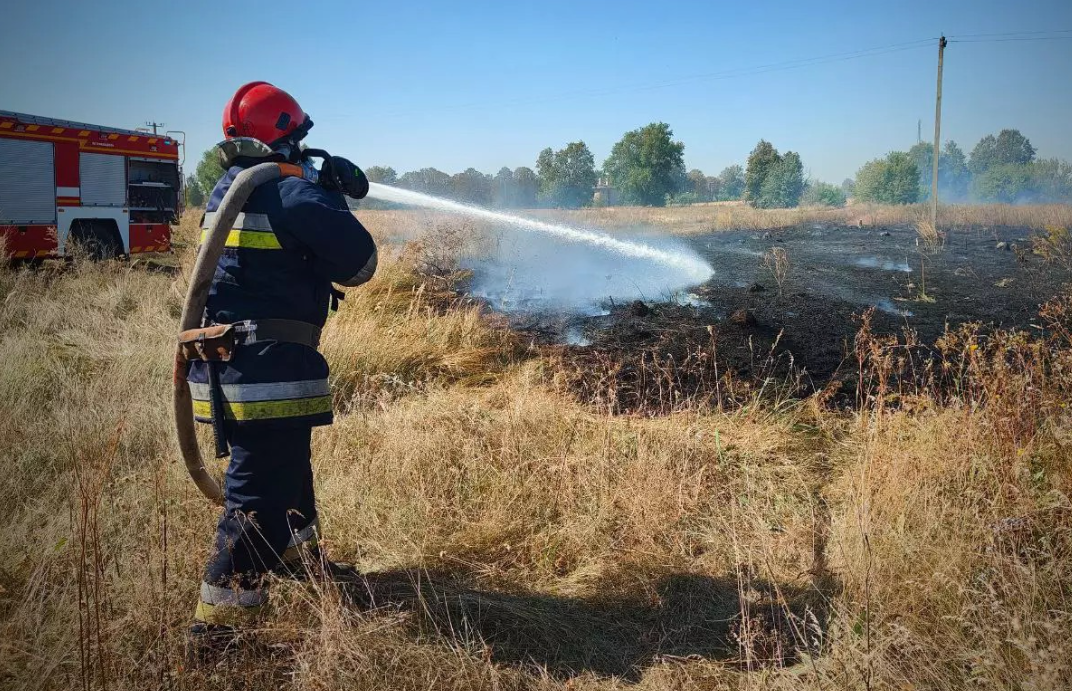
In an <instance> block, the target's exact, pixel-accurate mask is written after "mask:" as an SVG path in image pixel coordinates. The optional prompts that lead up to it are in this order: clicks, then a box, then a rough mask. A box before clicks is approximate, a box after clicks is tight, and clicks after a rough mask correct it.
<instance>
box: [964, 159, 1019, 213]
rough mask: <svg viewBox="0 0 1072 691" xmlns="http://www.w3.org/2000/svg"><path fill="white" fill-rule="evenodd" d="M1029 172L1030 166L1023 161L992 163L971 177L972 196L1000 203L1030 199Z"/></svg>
mask: <svg viewBox="0 0 1072 691" xmlns="http://www.w3.org/2000/svg"><path fill="white" fill-rule="evenodd" d="M1031 172H1032V170H1031V166H1029V165H1024V164H1023V163H1000V164H998V165H992V166H990V167H989V168H987V169H986V170H984V171H983V172H982V173H979V174H978V175H976V176H974V177H973V178H972V193H973V196H974V197H975V198H976V199H979V200H980V201H987V202H998V203H1001V204H1012V203H1014V202H1023V201H1030V200H1031V197H1032V192H1033V190H1032V183H1033V182H1034V181H1033V180H1032V175H1031Z"/></svg>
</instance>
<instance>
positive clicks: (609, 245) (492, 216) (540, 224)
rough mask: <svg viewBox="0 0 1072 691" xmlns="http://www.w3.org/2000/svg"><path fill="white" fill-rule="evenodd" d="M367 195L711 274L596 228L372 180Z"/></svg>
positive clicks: (689, 259) (702, 277)
mask: <svg viewBox="0 0 1072 691" xmlns="http://www.w3.org/2000/svg"><path fill="white" fill-rule="evenodd" d="M368 196H369V198H370V199H379V200H380V201H384V202H392V203H395V204H407V205H410V206H422V207H425V208H430V209H438V210H440V211H445V212H448V213H457V214H464V215H466V216H473V217H476V218H482V219H484V220H487V221H491V222H494V223H498V224H502V225H509V226H513V227H516V228H520V229H521V230H526V231H531V232H536V233H543V234H545V235H549V236H552V237H556V238H558V239H560V240H565V241H567V242H576V243H584V244H587V245H591V246H593V247H598V248H601V249H605V250H609V251H611V252H614V253H616V254H620V255H623V256H626V257H633V258H636V259H646V260H649V261H652V262H657V263H659V264H662V265H664V266H667V267H670V268H673V269H675V270H677V271H680V272H682V274H683V276H682V277H683V278H685V279H687V280H688V281H691V282H693V283H702V282H703V281H706V280H707V279H708V278H710V277H711V276H712V274H714V269H712V268H711V266H710V265H709V264H708V263H707V262H705V261H703V260H702V259H700V258H699V257H698V256H690V255H689V254H686V253H684V252H676V251H670V250H663V249H659V248H657V247H652V246H651V245H648V244H645V243H642V242H637V241H634V240H622V239H619V238H616V237H613V236H611V235H608V234H606V233H602V232H599V231H596V230H591V229H583V228H574V227H572V226H566V225H561V224H558V223H547V222H545V221H537V220H535V219H531V218H525V217H523V216H515V215H514V214H507V213H502V212H500V211H492V210H491V209H485V208H484V207H480V206H474V205H472V204H462V203H461V202H455V201H451V200H449V199H443V198H441V197H433V196H432V195H429V194H422V193H420V192H413V191H411V190H404V189H401V188H398V187H391V186H389V185H382V184H379V183H375V182H374V183H371V184H370V186H369V193H368Z"/></svg>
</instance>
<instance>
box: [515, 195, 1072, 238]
mask: <svg viewBox="0 0 1072 691" xmlns="http://www.w3.org/2000/svg"><path fill="white" fill-rule="evenodd" d="M929 208H930V207H929V206H927V205H924V204H909V205H903V206H883V205H877V204H866V203H854V204H849V205H848V206H846V207H844V208H840V209H833V208H826V207H816V206H808V207H799V208H796V209H753V208H752V207H750V206H748V205H747V204H745V203H743V202H719V203H714V204H696V205H692V206H684V207H668V208H652V207H630V206H621V207H606V208H599V209H580V210H577V211H533V212H528V213H533V214H538V215H540V216H545V217H549V218H555V219H559V220H562V221H573V222H578V223H583V224H586V225H591V226H595V227H599V228H611V229H614V228H659V229H662V230H669V231H671V232H675V233H680V234H691V233H706V232H712V231H717V230H770V229H774V228H790V227H796V226H801V225H807V224H812V223H836V224H843V225H852V226H888V225H913V224H915V223H916V221H917V220H918V219H919V218H922V217H926V216H927V215H928V214H929ZM997 226H1006V227H1015V228H1027V229H1033V230H1042V229H1045V228H1046V226H1059V227H1067V226H1072V206H1069V205H1067V204H1052V205H1025V206H1011V205H1008V204H951V205H943V206H942V207H940V209H939V214H938V229H939V230H942V231H949V230H963V229H970V228H983V227H997Z"/></svg>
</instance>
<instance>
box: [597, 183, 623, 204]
mask: <svg viewBox="0 0 1072 691" xmlns="http://www.w3.org/2000/svg"><path fill="white" fill-rule="evenodd" d="M592 204H593V205H594V206H618V190H616V189H615V188H614V187H611V184H610V178H607V177H601V178H599V179H598V180H597V181H596V189H595V194H593V195H592Z"/></svg>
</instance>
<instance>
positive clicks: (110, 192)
mask: <svg viewBox="0 0 1072 691" xmlns="http://www.w3.org/2000/svg"><path fill="white" fill-rule="evenodd" d="M78 177H79V182H78V185H79V187H80V188H81V190H82V206H124V205H125V204H126V201H127V160H126V158H125V157H123V156H112V155H109V154H87V153H83V154H81V155H80V156H79V158H78Z"/></svg>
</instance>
